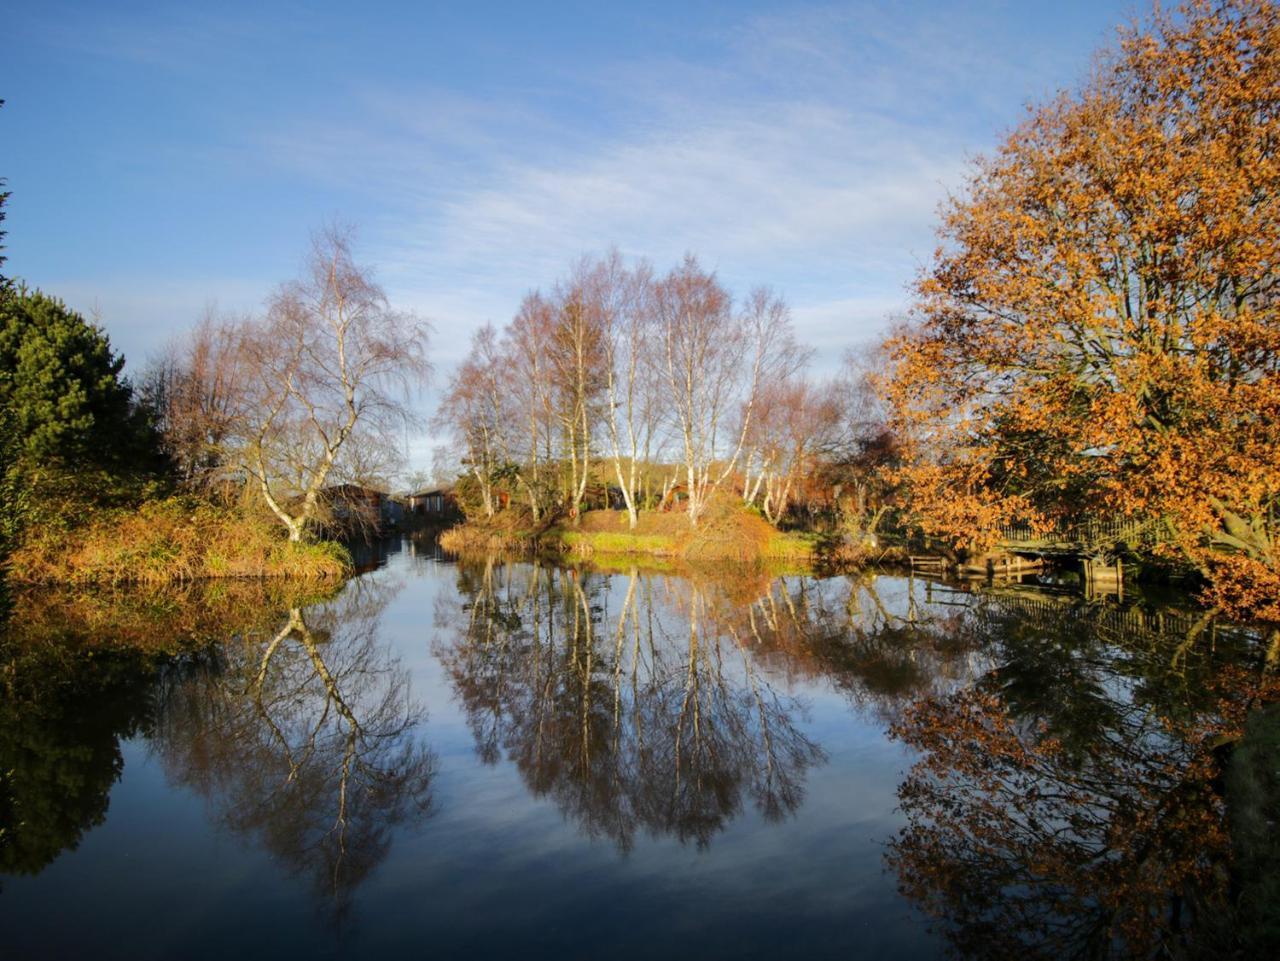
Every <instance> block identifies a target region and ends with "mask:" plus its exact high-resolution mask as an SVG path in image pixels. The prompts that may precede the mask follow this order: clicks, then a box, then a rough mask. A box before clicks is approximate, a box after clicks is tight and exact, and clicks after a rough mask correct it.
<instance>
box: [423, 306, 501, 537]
mask: <svg viewBox="0 0 1280 961" xmlns="http://www.w3.org/2000/svg"><path fill="white" fill-rule="evenodd" d="M503 366H504V359H503V357H502V355H501V353H500V351H499V347H498V335H497V333H496V331H495V330H494V329H493V325H492V324H485V326H483V327H481V328H480V329H479V330H478V331H476V332H475V334H473V335H472V338H471V349H470V351H469V352H468V353H467V357H466V359H465V360H464V361H463V362H462V364H460V365H459V367H458V369H457V370H456V371H455V372H454V374H453V376H452V377H451V378H450V379H449V385H448V388H447V389H446V390H445V393H444V397H443V398H442V400H441V403H440V407H439V409H438V411H437V412H436V416H435V418H434V419H433V421H432V424H433V426H434V427H436V428H437V429H441V430H448V431H450V432H451V433H452V435H453V438H454V443H455V445H456V451H455V453H456V455H457V458H458V460H459V461H460V462H461V464H462V466H463V467H464V468H465V470H466V473H467V474H469V475H470V476H471V477H472V478H474V479H475V482H476V485H477V488H478V490H479V492H480V502H481V507H482V508H483V510H484V514H485V517H492V516H493V515H494V514H495V513H496V512H497V508H498V503H497V498H496V497H495V484H496V483H497V481H498V479H499V475H500V474H501V473H502V471H503V470H504V468H505V467H506V465H507V463H508V461H509V454H508V448H507V437H506V433H507V430H508V428H509V424H510V420H511V410H510V407H509V405H508V403H507V392H506V390H505V385H504V377H503Z"/></svg>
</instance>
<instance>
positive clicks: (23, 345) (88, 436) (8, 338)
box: [0, 286, 158, 484]
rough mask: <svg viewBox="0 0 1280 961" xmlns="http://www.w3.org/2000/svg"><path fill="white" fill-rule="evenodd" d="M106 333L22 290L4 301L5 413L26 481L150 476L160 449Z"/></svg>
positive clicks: (0, 405) (0, 324)
mask: <svg viewBox="0 0 1280 961" xmlns="http://www.w3.org/2000/svg"><path fill="white" fill-rule="evenodd" d="M123 367H124V358H123V357H122V356H120V355H119V354H117V353H116V352H115V351H113V350H112V349H111V343H110V341H109V340H108V338H107V335H106V333H105V332H104V331H103V330H102V329H101V328H99V327H98V326H97V325H95V324H91V323H88V322H87V321H86V320H85V319H84V318H83V317H82V316H80V314H78V313H76V312H75V311H73V310H71V309H69V308H68V307H67V306H66V305H65V304H64V303H62V301H60V300H58V299H56V298H54V297H50V296H47V295H46V294H43V293H41V292H40V291H32V290H28V289H27V288H25V287H21V286H19V287H16V288H14V289H13V290H11V291H10V292H9V294H8V295H7V296H5V297H4V298H2V299H0V409H4V410H5V411H7V416H8V418H9V427H10V430H9V432H8V433H9V437H10V440H9V442H10V444H11V445H12V447H13V450H12V452H11V453H12V456H13V457H14V458H15V459H16V461H17V464H18V466H19V468H20V469H21V470H22V472H23V473H24V474H32V473H39V474H44V475H47V474H50V473H59V474H64V475H65V474H74V475H80V476H84V477H85V479H86V480H88V479H89V477H91V476H92V475H99V479H97V480H94V481H93V483H94V484H99V483H100V477H101V475H103V474H105V475H107V476H108V477H110V478H112V479H114V480H117V481H118V480H124V479H128V478H134V479H136V478H140V477H145V476H148V475H151V474H153V473H154V472H155V470H156V468H157V466H158V460H157V454H156V450H157V446H158V445H157V443H156V436H155V431H154V429H153V427H152V424H151V419H150V418H149V417H148V416H147V411H146V410H145V408H143V407H141V406H139V405H137V404H135V403H134V400H133V391H132V388H131V387H130V386H129V383H128V381H126V380H125V379H124V378H123V377H122V376H121V370H122V369H123Z"/></svg>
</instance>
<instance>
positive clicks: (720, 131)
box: [0, 0, 1145, 373]
mask: <svg viewBox="0 0 1280 961" xmlns="http://www.w3.org/2000/svg"><path fill="white" fill-rule="evenodd" d="M1144 9H1145V7H1143V6H1141V5H1135V4H1133V3H1115V2H1110V3H1102V2H1098V3H1060V2H1059V3H1053V2H1046V3H1041V2H1031V0H1027V2H1009V3H997V2H972V3H900V4H896V3H880V4H873V3H860V2H859V3H832V4H826V3H815V4H809V3H804V4H790V3H749V2H735V3H730V2H724V3H697V2H683V3H670V4H667V3H643V4H641V3H635V4H609V3H604V2H597V3H534V2H524V3H510V4H502V3H484V2H467V3H447V4H445V3H425V2H420V3H411V2H403V3H361V4H354V3H350V2H347V3H341V4H318V3H307V4H301V3H299V4H272V3H253V4H241V3H234V2H220V3H217V4H206V3H201V4H179V3H159V4H143V3H127V2H115V0H112V2H95V3H59V2H56V0H41V2H25V0H16V2H15V0H9V2H8V3H7V4H6V6H5V13H4V14H3V30H2V31H0V36H2V37H3V47H2V49H3V55H2V56H0V97H2V98H4V99H5V100H7V101H8V103H7V105H6V106H5V108H4V109H3V110H2V111H0V176H5V177H7V178H8V180H9V188H10V189H11V190H12V191H13V197H12V199H11V200H10V204H9V208H8V209H9V218H8V221H7V222H6V226H7V228H8V231H9V236H8V238H7V247H8V251H7V253H8V256H9V263H8V265H7V273H9V274H11V275H14V276H19V277H23V278H25V279H27V280H28V281H29V282H30V283H32V284H34V285H38V286H40V287H43V288H45V289H46V290H48V291H50V292H53V293H56V294H59V295H60V296H62V297H63V298H64V299H66V300H67V301H68V302H69V303H71V304H72V306H74V307H77V308H79V309H82V310H86V311H88V310H92V309H96V310H97V311H98V316H99V317H100V319H101V322H102V323H103V325H104V326H105V327H106V328H107V330H108V332H109V333H110V334H111V337H112V340H113V342H114V343H115V344H116V346H117V347H118V348H119V349H121V350H123V351H124V352H125V353H126V355H127V356H128V357H129V359H130V361H131V365H132V366H138V365H140V364H141V362H142V361H144V360H145V359H146V356H147V354H148V353H149V352H152V351H154V350H155V349H156V348H157V347H159V346H160V345H161V344H162V343H163V342H164V341H165V340H166V339H167V338H168V337H170V336H172V335H173V334H174V333H175V332H177V331H180V330H182V329H183V328H185V327H187V326H188V325H190V324H191V323H193V322H194V321H195V320H196V319H197V317H198V315H199V314H200V313H201V311H202V310H203V309H204V307H205V305H206V304H208V303H211V302H216V303H217V304H218V305H219V306H221V307H223V308H227V309H234V310H253V309H256V308H257V307H259V306H260V305H261V304H262V302H263V300H264V299H265V297H266V296H267V294H268V293H269V292H270V291H271V289H272V288H273V287H274V286H275V285H276V284H277V283H279V282H280V281H282V280H285V279H287V278H289V277H290V276H292V275H293V274H294V273H295V272H296V271H297V269H298V266H299V263H300V260H301V256H302V253H303V251H304V250H305V248H306V245H307V238H308V233H309V231H310V230H311V229H312V228H313V227H315V226H317V225H318V224H320V223H322V222H324V221H326V220H328V219H333V218H338V219H341V220H344V221H348V222H351V223H354V224H356V225H358V229H359V248H358V254H359V256H360V258H361V259H362V260H364V261H366V262H370V263H373V264H375V265H377V268H378V276H379V278H380V279H381V280H382V282H383V284H384V285H385V286H386V288H387V290H388V292H389V293H390V294H391V296H392V299H393V302H395V303H396V304H397V305H400V306H405V307H410V308H413V309H416V310H418V311H420V312H421V313H423V314H424V315H426V316H427V317H429V318H430V319H431V320H432V321H433V322H434V323H435V325H436V327H437V331H438V338H437V344H436V351H435V353H436V360H437V366H438V368H439V369H440V370H441V372H442V373H444V372H447V370H448V368H449V366H450V365H451V363H452V362H453V361H454V360H456V359H457V357H458V356H459V354H460V353H461V351H462V350H463V349H464V348H465V343H466V335H467V334H468V332H469V331H470V330H471V329H473V328H475V327H476V326H478V325H480V324H482V323H484V322H485V321H486V320H492V321H494V322H495V323H498V324H501V323H503V322H505V321H506V320H507V319H509V317H510V316H511V314H512V313H513V312H514V310H515V308H516V305H517V304H518V302H519V299H520V297H521V296H522V295H523V293H524V292H525V291H526V290H528V289H530V288H532V287H535V286H540V285H544V284H548V283H550V282H551V281H553V280H554V279H555V278H556V276H557V275H558V274H559V273H560V272H561V271H562V270H563V268H564V267H565V266H566V265H567V264H568V263H569V262H570V261H571V260H572V259H574V258H575V257H577V256H578V255H579V254H581V253H584V252H590V251H596V250H601V249H603V248H605V247H607V246H608V245H610V244H616V245H617V246H618V247H619V248H620V249H621V250H622V251H623V252H624V253H627V254H634V255H643V256H646V257H649V258H651V259H652V260H654V261H655V263H656V264H657V265H658V266H659V267H660V268H662V267H665V266H666V265H668V264H669V263H671V262H672V261H674V260H675V259H676V258H677V257H678V256H679V255H680V254H682V253H683V252H684V251H686V250H692V251H694V252H695V253H697V254H698V255H699V256H700V257H701V258H702V260H703V262H704V263H705V264H707V265H709V266H712V267H714V268H716V269H717V270H718V271H719V273H720V275H721V277H722V278H723V279H724V280H725V281H726V282H727V283H728V284H729V285H730V287H731V288H733V289H735V290H738V291H742V292H745V290H746V289H747V288H748V287H749V286H752V285H754V284H758V283H767V284H769V285H771V286H773V287H774V288H775V289H777V290H779V291H781V292H782V293H783V294H784V295H785V296H786V297H787V298H788V300H789V301H790V303H791V304H792V307H793V310H794V315H795V319H796V323H797V327H798V328H799V330H800V333H801V336H802V337H803V338H804V339H806V340H807V341H809V342H810V343H811V344H813V345H815V346H817V347H818V348H819V349H820V357H821V358H823V359H828V360H829V359H830V358H834V357H837V356H838V355H839V352H840V351H841V350H842V349H843V347H844V346H845V345H847V344H850V343H854V342H858V341H865V340H867V339H870V338H871V337H874V336H875V335H876V334H877V333H878V332H879V331H881V330H883V328H884V327H885V324H886V320H887V318H888V317H890V316H891V315H892V314H893V313H894V312H896V311H900V310H901V309H903V308H904V307H905V305H906V303H907V294H906V290H905V288H906V285H907V284H908V283H909V282H910V280H911V278H912V277H913V276H914V274H915V271H916V270H917V269H918V267H919V265H920V264H921V263H922V262H924V261H925V260H927V259H928V257H929V254H930V252H931V250H932V248H933V243H934V241H933V235H932V231H933V224H934V220H935V211H936V208H937V205H938V203H939V201H940V200H941V199H942V198H943V197H944V196H945V194H946V193H947V191H948V190H955V189H957V188H959V187H960V186H961V185H962V184H963V177H964V173H965V170H966V165H967V163H968V161H969V160H970V159H971V158H972V157H973V155H974V154H975V153H978V152H981V151H983V150H987V149H990V148H991V147H993V146H994V145H995V144H996V143H997V142H998V139H999V137H1000V135H1001V134H1002V132H1004V131H1007V130H1008V129H1009V128H1010V127H1012V126H1013V125H1014V124H1016V123H1017V121H1018V119H1019V118H1020V116H1021V115H1022V112H1023V109H1024V106H1025V104H1027V103H1028V102H1035V101H1039V100H1043V99H1044V98H1046V97H1048V96H1050V95H1052V94H1053V93H1054V92H1055V91H1056V90H1058V89H1060V88H1063V87H1071V86H1074V85H1075V84H1076V83H1077V82H1078V81H1079V80H1080V79H1082V78H1083V77H1084V76H1085V75H1086V74H1087V72H1088V70H1089V67H1090V64H1091V62H1092V56H1093V51H1095V50H1096V49H1097V48H1099V47H1101V46H1104V45H1109V44H1111V43H1112V42H1113V40H1114V37H1115V28H1116V26H1117V25H1119V24H1120V23H1123V22H1127V21H1129V20H1130V19H1131V18H1132V17H1133V15H1134V14H1135V13H1140V12H1141V11H1142V10H1144Z"/></svg>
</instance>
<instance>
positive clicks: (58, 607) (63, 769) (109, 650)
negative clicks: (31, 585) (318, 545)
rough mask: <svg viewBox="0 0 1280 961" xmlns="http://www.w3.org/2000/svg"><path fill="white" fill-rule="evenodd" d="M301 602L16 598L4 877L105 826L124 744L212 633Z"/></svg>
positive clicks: (245, 595)
mask: <svg viewBox="0 0 1280 961" xmlns="http://www.w3.org/2000/svg"><path fill="white" fill-rule="evenodd" d="M315 597H316V595H315V594H314V592H312V593H311V594H310V595H309V599H315ZM303 599H304V598H303V596H302V595H300V594H299V593H298V592H297V591H290V590H288V589H287V588H285V587H283V586H282V585H262V584H257V583H235V584H229V585H221V586H219V587H218V588H217V589H216V590H213V589H210V588H209V587H208V586H207V585H200V586H195V585H187V586H185V587H182V588H179V589H162V590H148V591H111V590H107V591H98V592H95V591H77V592H75V593H72V592H69V591H34V592H33V591H26V592H21V593H19V594H18V595H17V596H16V597H15V598H13V611H12V614H13V616H12V618H11V619H10V620H9V621H8V622H7V623H6V624H5V625H4V631H3V634H2V635H0V873H4V874H27V873H29V874H35V873H38V872H39V871H40V870H42V869H43V868H44V867H46V866H47V865H48V864H50V863H51V862H52V861H53V860H54V859H55V858H57V857H58V855H60V854H61V853H62V852H63V851H66V850H71V849H74V848H75V847H76V845H77V844H78V843H79V841H80V838H81V837H82V836H83V835H84V834H85V832H87V831H89V830H91V829H92V828H94V827H96V826H97V825H99V824H101V823H102V821H103V820H104V819H105V817H106V813H107V805H108V796H109V793H110V791H111V789H112V788H113V787H114V785H115V783H116V782H117V781H118V780H119V778H120V775H121V772H122V770H123V767H124V760H123V756H122V754H121V749H120V742H121V741H122V740H123V739H127V738H131V737H136V736H140V735H146V734H147V733H149V732H150V730H151V728H152V725H153V723H154V719H155V713H156V704H155V701H154V700H153V698H152V697H151V692H152V690H153V688H154V685H155V684H156V683H157V681H158V679H159V678H160V677H161V676H167V677H168V678H169V679H170V683H176V682H177V679H178V678H181V677H183V676H186V675H188V674H190V673H191V672H193V671H199V670H204V669H206V665H205V664H204V660H205V657H206V654H205V653H203V652H204V650H205V648H206V647H207V645H208V643H209V641H210V640H211V639H214V638H218V639H221V638H224V637H226V636H228V635H229V634H232V633H237V632H246V631H251V630H253V629H255V628H263V627H266V626H268V625H270V623H271V614H270V611H271V610H272V609H273V607H275V606H276V605H278V604H280V603H282V602H284V601H290V600H291V601H294V602H301V601H302V600H303Z"/></svg>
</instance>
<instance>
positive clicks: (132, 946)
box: [0, 538, 1275, 959]
mask: <svg viewBox="0 0 1280 961" xmlns="http://www.w3.org/2000/svg"><path fill="white" fill-rule="evenodd" d="M360 561H361V566H362V567H363V568H366V571H365V573H362V574H361V575H360V576H358V577H356V578H354V579H353V580H351V581H350V582H348V583H347V584H345V585H343V586H342V587H341V588H333V589H325V588H315V587H305V588H288V587H284V586H281V585H261V584H211V585H197V586H194V587H191V588H188V589H186V590H184V591H176V592H159V593H154V592H153V593H147V594H138V593H136V592H117V593H105V594H77V595H74V596H73V595H70V594H67V595H41V596H35V597H28V598H20V599H19V601H18V605H17V609H16V611H15V613H14V617H13V619H12V623H11V626H10V628H9V632H8V639H7V640H6V641H5V644H4V652H3V655H4V656H3V662H2V666H0V678H2V679H3V684H4V686H3V687H2V688H0V692H2V693H3V696H4V703H3V705H2V706H0V932H3V934H2V935H0V955H2V956H3V957H5V958H13V959H18V958H87V957H93V958H117V957H118V958H129V959H149V958H185V959H194V958H226V957H235V958H259V957H261V958H278V957H304V956H305V957H308V958H329V957H353V958H391V957H407V956H413V957H418V956H434V957H446V958H451V957H464V956H465V957H468V958H512V957H520V958H596V957H607V958H651V957H664V956H665V957H697V958H700V959H713V958H755V957H761V958H763V957H769V958H777V957H804V958H808V959H817V958H837V957H839V958H844V959H848V958H861V957H866V958H899V957H900V958H930V957H942V956H946V955H948V953H951V954H955V953H958V954H960V955H961V956H965V957H993V958H995V957H1008V956H1009V955H1010V953H1011V952H1017V953H1019V954H1021V955H1022V956H1024V957H1027V958H1034V957H1055V958H1063V957H1086V956H1088V957H1096V956H1103V955H1106V954H1108V953H1110V954H1113V955H1116V956H1124V955H1126V954H1128V953H1136V954H1150V953H1152V952H1166V953H1171V954H1176V953H1177V952H1178V951H1181V952H1184V953H1192V952H1194V951H1200V950H1201V949H1207V946H1212V945H1215V944H1224V943H1226V942H1225V940H1224V939H1227V938H1230V937H1234V936H1236V935H1238V934H1239V932H1241V931H1246V932H1247V931H1249V930H1252V928H1250V927H1249V926H1250V925H1255V926H1256V925H1262V926H1263V927H1265V925H1266V924H1268V923H1272V924H1274V918H1272V919H1270V920H1268V918H1266V917H1262V916H1261V915H1259V916H1258V917H1255V915H1258V914H1259V911H1261V909H1253V908H1248V906H1247V905H1248V903H1250V902H1249V901H1248V899H1247V898H1243V897H1242V895H1241V892H1242V891H1244V892H1246V893H1247V892H1248V891H1249V890H1250V889H1249V887H1248V885H1250V884H1260V883H1262V881H1259V880H1258V878H1259V876H1260V873H1261V874H1265V873H1266V872H1265V871H1264V870H1263V869H1262V868H1259V867H1257V865H1256V864H1254V865H1252V867H1250V866H1249V865H1250V864H1252V862H1250V858H1254V859H1255V860H1256V857H1255V855H1257V856H1261V853H1260V852H1262V849H1263V848H1264V847H1265V846H1266V843H1268V842H1267V841H1266V837H1265V832H1266V831H1267V830H1268V828H1267V827H1266V822H1265V821H1264V822H1263V827H1262V828H1258V827H1257V825H1256V823H1255V822H1256V818H1255V820H1254V822H1250V821H1249V820H1248V818H1246V817H1243V816H1242V817H1241V818H1235V817H1234V815H1233V812H1234V811H1236V810H1237V806H1236V804H1235V798H1236V797H1237V796H1238V797H1242V798H1247V797H1248V792H1249V791H1250V790H1252V789H1253V788H1251V787H1250V785H1253V786H1254V787H1255V788H1256V784H1255V783H1254V781H1250V780H1249V777H1251V776H1252V775H1250V773H1249V771H1248V770H1246V771H1244V773H1239V772H1235V773H1234V775H1233V772H1231V771H1227V772H1226V773H1224V771H1223V769H1222V767H1221V763H1220V762H1222V760H1223V758H1224V757H1226V756H1227V755H1224V753H1223V749H1222V746H1221V745H1222V743H1223V742H1224V741H1226V740H1227V739H1229V738H1230V737H1232V736H1233V735H1232V734H1231V732H1235V734H1236V735H1238V733H1239V731H1240V730H1242V729H1243V727H1244V725H1245V723H1246V719H1247V718H1252V717H1254V716H1255V715H1261V714H1262V713H1263V712H1260V711H1257V710H1256V707H1257V705H1258V704H1260V703H1262V702H1261V701H1259V700H1258V698H1259V696H1260V695H1259V685H1260V684H1264V683H1265V682H1264V681H1262V680H1260V678H1263V677H1264V672H1263V670H1262V666H1263V654H1264V647H1265V643H1264V640H1263V639H1262V638H1261V637H1259V636H1258V635H1257V634H1255V633H1254V632H1251V631H1248V630H1245V629H1241V628H1235V627H1231V626H1229V625H1223V624H1219V623H1216V622H1214V621H1213V620H1212V619H1209V618H1207V617H1205V616H1204V615H1203V614H1202V612H1200V611H1198V610H1197V609H1196V608H1195V606H1194V605H1193V604H1192V603H1191V602H1190V601H1189V600H1188V599H1186V598H1179V597H1176V596H1174V597H1171V598H1163V599H1160V598H1151V597H1143V596H1132V595H1131V596H1129V597H1126V598H1124V599H1120V598H1116V597H1103V598H1085V597H1084V596H1082V595H1080V594H1079V593H1076V592H1075V591H1074V588H1073V587H1072V586H1071V585H1069V584H1064V583H1056V584H1055V583H1044V584H1038V583H1037V584H1030V583H1028V584H1016V583H1007V584H991V585H986V584H983V585H966V584H962V583H946V582H943V581H939V580H936V579H935V580H928V579H923V578H919V577H910V576H907V575H905V574H895V573H881V572H866V573H859V574H854V575H845V576H832V577H817V576H810V575H800V574H773V573H769V572H765V571H761V570H757V569H751V568H744V569H736V568H732V567H723V566H721V567H719V568H716V569H709V570H675V569H672V570H665V571H664V570H657V571H655V570H646V569H644V568H635V567H632V566H630V565H629V564H628V562H626V561H620V562H613V563H614V566H612V567H610V568H608V569H604V568H587V567H565V566H557V565H555V564H552V563H547V562H538V563H534V562H528V561H503V560H502V559H500V558H490V559H482V560H470V561H466V562H459V561H456V560H454V559H451V558H448V557H446V556H444V555H443V554H442V553H441V552H440V551H439V550H438V549H437V548H436V547H435V545H434V544H433V543H432V542H431V541H429V540H421V539H419V540H414V539H409V538H405V539H404V540H398V541H393V542H389V543H386V544H382V545H379V546H377V547H376V548H373V549H371V550H370V551H369V552H367V554H366V556H363V557H361V558H360ZM1250 730H1252V728H1251V729H1250ZM1223 732H1227V733H1226V735H1225V736H1224V734H1223ZM1272 733H1274V731H1273V732H1272ZM1245 740H1246V741H1249V742H1250V743H1252V741H1251V739H1250V738H1246V739H1245ZM1256 740H1257V743H1259V744H1264V745H1265V744H1266V743H1270V742H1267V741H1266V739H1265V738H1256ZM1273 740H1274V738H1273ZM1267 757H1269V758H1270V760H1269V761H1266V760H1264V761H1263V762H1259V763H1262V765H1263V768H1265V767H1266V764H1270V765H1271V768H1270V769H1271V770H1274V768H1275V763H1274V762H1275V755H1274V754H1273V755H1267ZM1233 763H1235V762H1233ZM1242 778H1243V780H1242ZM1255 780H1256V779H1255ZM1237 785H1244V786H1243V787H1240V786H1237ZM1242 803H1246V806H1247V803H1251V802H1242ZM1246 813H1247V812H1246ZM1251 825H1252V826H1251ZM1259 830H1261V831H1263V832H1264V834H1263V838H1262V840H1259V838H1258V831H1259ZM1250 831H1253V834H1250V833H1249V832H1250ZM1272 840H1273V841H1274V839H1272ZM1262 853H1264V852H1262ZM1272 864H1274V863H1273V862H1272ZM1242 865H1243V866H1244V867H1242ZM1246 867H1247V868H1248V870H1245V868H1246ZM1250 871H1252V872H1253V873H1250ZM1272 883H1274V882H1272ZM1241 905H1244V906H1243V907H1242V906H1241ZM1250 911H1252V912H1253V913H1252V914H1251V913H1249V912H1250ZM1233 931H1234V932H1235V934H1233V933H1232V932H1233ZM1175 949H1176V950H1175ZM1178 956H1181V955H1178Z"/></svg>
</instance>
